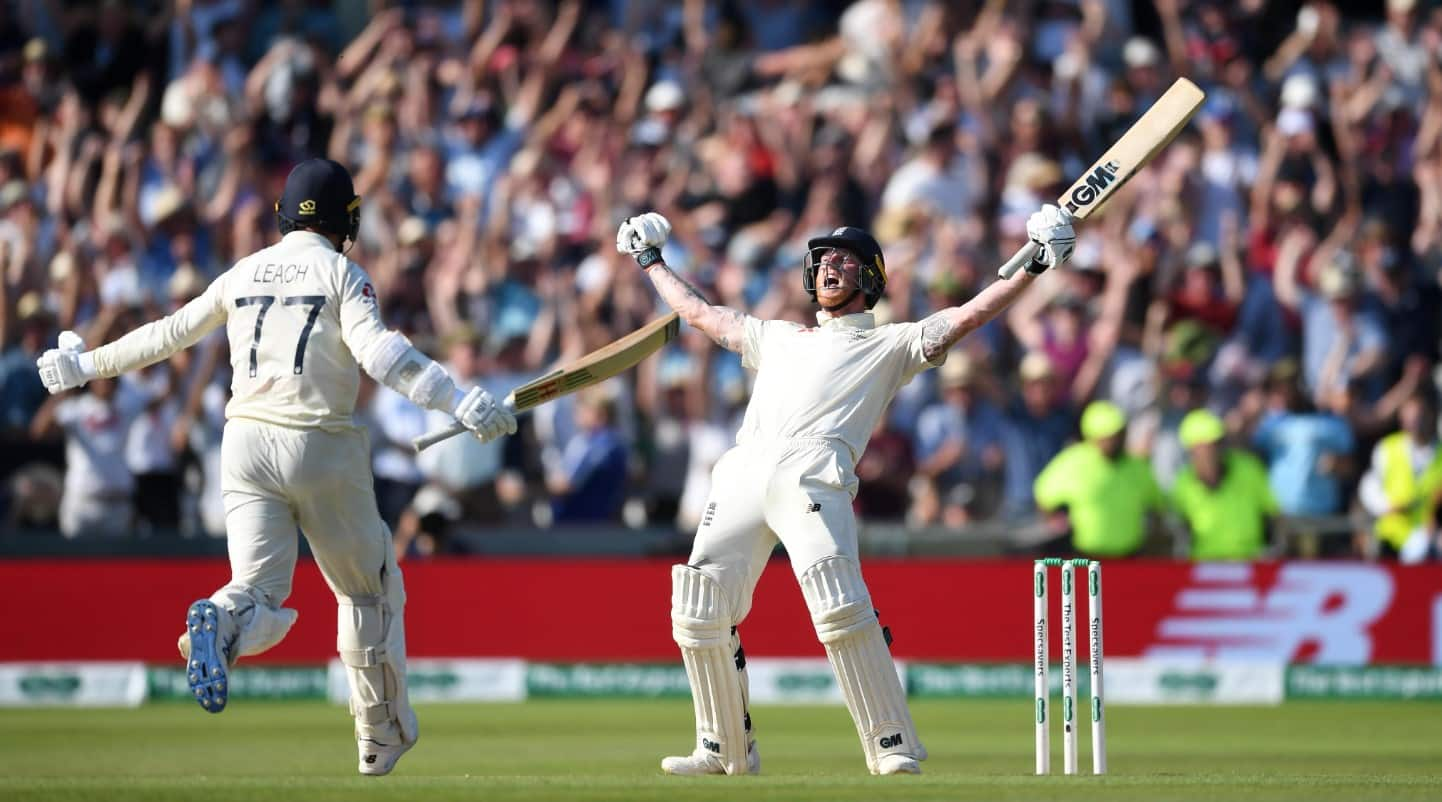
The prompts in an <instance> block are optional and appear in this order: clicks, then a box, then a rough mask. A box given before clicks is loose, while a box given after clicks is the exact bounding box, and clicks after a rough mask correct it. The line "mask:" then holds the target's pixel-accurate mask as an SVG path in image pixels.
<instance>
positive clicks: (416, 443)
mask: <svg viewBox="0 0 1442 802" xmlns="http://www.w3.org/2000/svg"><path fill="white" fill-rule="evenodd" d="M501 406H503V407H505V408H506V409H507V411H509V412H510V413H511V414H513V415H514V414H515V413H516V397H515V396H513V395H508V396H506V400H504V401H502V402H501ZM465 430H466V426H465V424H463V423H461V422H460V421H451V422H450V424H449V425H447V426H443V427H441V428H439V429H436V430H435V431H433V432H426V433H425V434H423V435H421V436H420V437H417V438H414V439H413V440H411V446H412V447H414V448H415V450H416V453H420V452H422V451H425V450H426V449H428V448H430V447H431V446H433V445H435V444H436V443H441V442H444V441H446V440H449V439H451V438H452V437H455V436H456V435H458V434H460V433H462V432H464V431H465Z"/></svg>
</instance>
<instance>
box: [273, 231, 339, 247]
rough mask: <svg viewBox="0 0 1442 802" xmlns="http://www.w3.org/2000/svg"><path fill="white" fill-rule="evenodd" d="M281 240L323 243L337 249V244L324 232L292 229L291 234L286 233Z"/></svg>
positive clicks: (299, 242)
mask: <svg viewBox="0 0 1442 802" xmlns="http://www.w3.org/2000/svg"><path fill="white" fill-rule="evenodd" d="M280 241H281V242H285V243H295V244H297V245H300V244H302V243H309V244H312V245H323V246H325V247H326V248H329V249H330V250H335V244H334V243H332V242H331V241H330V239H329V238H328V237H326V236H325V235H324V234H317V233H316V232H314V231H292V232H290V233H289V234H286V235H285V236H284V237H281V238H280Z"/></svg>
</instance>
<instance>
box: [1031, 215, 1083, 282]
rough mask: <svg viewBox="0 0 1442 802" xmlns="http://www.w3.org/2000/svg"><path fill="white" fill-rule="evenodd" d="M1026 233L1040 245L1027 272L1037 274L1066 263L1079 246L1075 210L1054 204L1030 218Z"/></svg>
mask: <svg viewBox="0 0 1442 802" xmlns="http://www.w3.org/2000/svg"><path fill="white" fill-rule="evenodd" d="M1026 235H1027V236H1028V237H1030V238H1031V241H1032V242H1035V243H1036V244H1037V248H1038V250H1037V252H1036V256H1034V257H1032V260H1031V264H1029V265H1027V268H1026V272H1028V273H1032V274H1034V275H1035V274H1040V273H1044V272H1046V270H1047V269H1048V268H1052V267H1060V266H1062V265H1064V264H1066V261H1067V260H1068V259H1070V258H1071V254H1072V251H1073V250H1075V249H1076V229H1075V228H1073V227H1072V214H1071V212H1069V211H1067V210H1066V209H1063V208H1061V207H1059V206H1055V205H1053V204H1050V203H1048V204H1046V205H1045V206H1043V207H1041V209H1040V210H1038V211H1036V212H1034V213H1033V214H1032V216H1031V217H1029V218H1027V221H1026Z"/></svg>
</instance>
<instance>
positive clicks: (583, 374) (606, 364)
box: [411, 312, 681, 451]
mask: <svg viewBox="0 0 1442 802" xmlns="http://www.w3.org/2000/svg"><path fill="white" fill-rule="evenodd" d="M680 332H681V321H680V318H679V317H678V316H677V315H676V313H675V312H672V313H671V314H669V315H666V316H665V317H661V318H657V319H656V320H653V321H651V322H650V323H647V324H646V325H645V326H642V327H641V328H639V329H637V330H635V331H633V332H631V333H630V334H627V335H626V336H625V337H622V338H621V339H619V340H617V341H615V342H613V343H611V344H610V345H608V346H606V347H604V348H599V349H597V350H595V351H592V352H591V353H589V354H586V355H585V356H583V357H581V358H580V359H577V360H576V361H575V362H572V363H571V364H569V365H566V366H565V367H563V368H559V369H557V370H555V371H552V372H551V373H548V374H546V375H545V376H542V377H541V378H539V379H536V380H535V381H532V382H528V383H526V384H523V385H521V386H520V387H517V388H516V389H514V390H512V391H511V393H510V395H507V396H506V400H505V401H503V402H501V403H502V404H504V405H505V407H506V408H507V409H509V410H510V411H511V412H513V413H516V414H519V413H522V412H525V411H526V410H528V409H531V408H532V407H537V406H540V405H541V404H544V403H546V402H547V401H550V400H551V399H553V398H559V397H560V396H563V395H570V394H571V393H574V392H576V391H577V390H581V389H584V388H586V387H590V386H591V385H594V384H600V383H601V382H603V381H605V380H606V379H609V378H611V377H612V376H615V375H616V374H618V373H621V372H622V371H625V370H629V369H630V368H632V367H634V366H635V365H636V363H638V362H640V361H641V360H643V359H645V358H646V357H648V356H650V355H651V354H654V353H656V352H657V351H659V350H661V346H663V345H665V344H666V343H668V342H671V341H672V340H674V339H676V336H677V335H678V334H680ZM465 430H466V427H465V426H462V425H461V423H460V421H456V422H454V423H452V424H451V425H450V426H447V427H445V428H444V429H438V430H436V431H434V432H429V433H427V434H423V435H421V436H420V437H417V438H415V439H414V440H412V441H411V445H413V446H415V449H416V451H424V450H425V449H427V448H430V447H431V446H433V445H435V444H436V443H439V442H441V441H442V440H447V439H450V438H452V437H455V436H456V435H458V434H460V433H461V432H464V431H465Z"/></svg>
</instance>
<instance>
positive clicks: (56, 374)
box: [35, 331, 95, 395]
mask: <svg viewBox="0 0 1442 802" xmlns="http://www.w3.org/2000/svg"><path fill="white" fill-rule="evenodd" d="M84 347H85V346H84V343H83V342H82V341H81V339H80V335H78V334H76V333H75V332H73V331H65V332H61V333H60V347H59V348H51V349H50V350H48V351H46V352H45V353H43V354H41V355H40V358H39V359H37V360H35V367H36V368H38V369H39V370H40V383H41V384H43V385H45V389H46V390H49V391H50V394H51V395H55V394H56V393H63V392H65V391H66V390H73V389H75V388H76V387H83V386H85V383H86V382H88V381H90V380H91V379H93V378H95V376H94V375H93V374H92V373H91V372H90V371H88V370H86V369H85V367H83V366H82V365H81V358H80V356H81V354H82V353H84V351H83V349H84Z"/></svg>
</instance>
